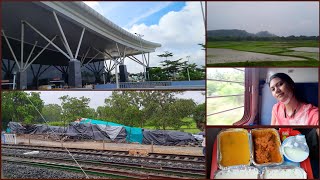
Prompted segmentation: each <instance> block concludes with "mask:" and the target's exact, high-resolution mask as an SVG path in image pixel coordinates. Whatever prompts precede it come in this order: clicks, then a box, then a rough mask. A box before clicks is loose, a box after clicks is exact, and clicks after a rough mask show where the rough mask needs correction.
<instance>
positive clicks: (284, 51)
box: [207, 40, 319, 66]
mask: <svg viewBox="0 0 320 180" xmlns="http://www.w3.org/2000/svg"><path fill="white" fill-rule="evenodd" d="M295 47H319V44H318V41H314V40H303V41H215V42H212V41H209V42H207V48H223V49H232V50H238V51H246V52H255V53H264V54H270V55H278V56H291V57H299V58H304V59H306V60H310V61H319V56H317V54H318V53H307V52H297V51H293V50H290V48H295ZM208 57H211V56H208ZM266 63H267V64H266ZM278 64H280V65H278ZM281 64H285V65H281ZM225 65H228V66H230V65H231V63H225V64H220V65H217V64H215V66H225ZM240 65H248V66H265V65H266V66H291V65H292V66H306V65H307V66H318V65H319V64H318V62H309V61H308V62H298V61H293V62H292V63H288V61H285V62H273V63H272V62H261V63H257V64H255V63H251V62H250V63H249V62H248V63H240ZM231 66H233V65H231Z"/></svg>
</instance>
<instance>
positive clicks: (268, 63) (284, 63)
mask: <svg viewBox="0 0 320 180" xmlns="http://www.w3.org/2000/svg"><path fill="white" fill-rule="evenodd" d="M242 66H251V67H254V66H280V67H291V66H293V67H296V66H310V67H318V66H319V62H318V61H260V62H249V61H247V62H230V63H216V64H207V67H242Z"/></svg>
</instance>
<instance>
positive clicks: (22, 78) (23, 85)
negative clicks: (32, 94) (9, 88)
mask: <svg viewBox="0 0 320 180" xmlns="http://www.w3.org/2000/svg"><path fill="white" fill-rule="evenodd" d="M27 85H28V77H27V70H25V71H23V72H20V71H19V72H18V73H17V88H18V89H21V90H23V89H27Z"/></svg>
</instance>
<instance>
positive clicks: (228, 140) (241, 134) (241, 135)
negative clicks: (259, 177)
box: [219, 130, 250, 167]
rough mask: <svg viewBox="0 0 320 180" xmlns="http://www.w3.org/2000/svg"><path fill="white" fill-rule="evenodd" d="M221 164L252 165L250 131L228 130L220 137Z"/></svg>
mask: <svg viewBox="0 0 320 180" xmlns="http://www.w3.org/2000/svg"><path fill="white" fill-rule="evenodd" d="M219 139H220V140H219V143H220V144H219V146H220V147H219V149H220V155H221V159H220V162H219V163H220V164H221V165H222V166H224V167H226V166H236V165H250V146H249V137H248V132H246V131H245V130H243V131H226V132H222V133H221V134H220V137H219Z"/></svg>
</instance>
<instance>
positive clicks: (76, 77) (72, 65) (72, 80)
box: [68, 59, 82, 88]
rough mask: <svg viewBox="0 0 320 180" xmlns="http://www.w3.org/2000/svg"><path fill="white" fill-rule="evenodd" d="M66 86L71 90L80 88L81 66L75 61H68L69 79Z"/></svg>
mask: <svg viewBox="0 0 320 180" xmlns="http://www.w3.org/2000/svg"><path fill="white" fill-rule="evenodd" d="M68 79H69V80H68V83H69V84H68V85H69V87H71V88H81V87H82V77H81V64H80V61H78V60H77V59H71V60H70V61H69V77H68Z"/></svg>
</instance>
